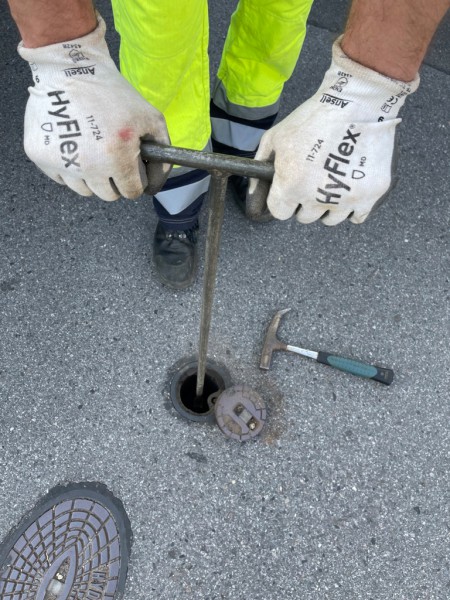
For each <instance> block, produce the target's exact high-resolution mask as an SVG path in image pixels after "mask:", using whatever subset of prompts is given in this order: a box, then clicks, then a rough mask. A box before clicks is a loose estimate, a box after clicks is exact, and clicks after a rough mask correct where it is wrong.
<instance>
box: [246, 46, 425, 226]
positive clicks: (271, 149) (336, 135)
mask: <svg viewBox="0 0 450 600" xmlns="http://www.w3.org/2000/svg"><path fill="white" fill-rule="evenodd" d="M339 42H340V39H339V40H337V41H336V42H335V43H334V45H333V59H332V62H331V66H330V68H329V70H328V71H327V73H326V74H325V77H324V80H323V82H322V85H321V86H320V88H319V90H318V91H317V92H316V94H314V96H313V97H312V98H310V99H309V100H307V101H306V102H305V103H304V104H302V105H301V106H300V107H299V108H297V109H296V110H295V111H293V112H292V113H291V114H290V115H289V116H288V117H286V118H285V119H284V120H283V121H281V122H280V123H279V124H278V125H276V126H275V127H273V128H272V129H270V130H269V131H267V132H266V133H265V134H264V136H263V137H262V140H261V144H260V147H259V150H258V152H257V154H256V158H257V159H259V160H274V162H275V177H274V180H273V183H272V185H271V187H270V191H269V195H268V197H267V206H268V208H269V210H270V212H271V213H272V214H273V216H274V217H276V218H277V219H288V218H289V217H291V216H292V215H293V214H294V213H295V214H296V218H297V220H298V221H299V222H301V223H311V222H312V221H315V220H317V219H319V218H322V221H323V223H325V224H326V225H336V224H338V223H340V222H342V221H344V220H345V219H347V218H349V219H350V221H352V222H353V223H362V222H363V221H364V220H365V219H366V218H367V216H368V215H369V213H370V211H371V210H372V209H373V208H374V207H375V205H377V204H378V203H380V202H381V200H382V199H383V198H384V196H385V195H386V194H387V193H388V191H389V189H390V188H391V185H392V180H393V162H394V159H393V157H394V146H395V132H396V127H397V125H398V124H399V123H400V122H401V119H399V118H398V117H397V115H398V113H399V110H400V108H401V107H402V106H403V104H404V102H405V99H406V97H407V96H408V95H409V94H411V93H412V92H414V91H415V90H416V89H417V87H418V85H419V76H417V77H416V78H415V80H414V81H412V82H410V83H404V82H401V81H396V80H393V79H390V78H389V77H385V76H384V75H381V74H380V73H377V72H375V71H373V70H371V69H368V68H366V67H364V66H362V65H360V64H359V63H356V62H354V61H353V60H351V59H350V58H349V57H348V56H346V55H345V54H344V52H343V51H342V49H341V46H340V43H339ZM264 194H267V184H264V182H257V181H256V180H252V181H251V182H250V187H249V196H248V203H250V204H252V203H253V204H256V205H261V202H262V198H261V196H262V195H264Z"/></svg>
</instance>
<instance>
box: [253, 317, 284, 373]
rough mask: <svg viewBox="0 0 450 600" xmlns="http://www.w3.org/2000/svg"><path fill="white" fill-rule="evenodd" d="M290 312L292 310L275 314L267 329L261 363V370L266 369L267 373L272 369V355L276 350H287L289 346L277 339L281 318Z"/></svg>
mask: <svg viewBox="0 0 450 600" xmlns="http://www.w3.org/2000/svg"><path fill="white" fill-rule="evenodd" d="M290 310H291V309H290V308H285V309H283V310H279V311H278V312H277V313H276V314H275V316H274V317H273V319H272V321H271V323H270V325H269V327H268V328H267V333H266V337H265V339H264V346H263V349H262V353H261V362H260V363H259V368H260V369H265V370H266V371H268V370H269V369H270V363H271V362H272V353H273V352H274V351H275V350H287V344H285V343H284V342H282V341H281V340H279V339H278V338H277V331H278V326H279V324H280V321H281V317H282V316H283V315H285V314H286V313H287V312H289V311H290Z"/></svg>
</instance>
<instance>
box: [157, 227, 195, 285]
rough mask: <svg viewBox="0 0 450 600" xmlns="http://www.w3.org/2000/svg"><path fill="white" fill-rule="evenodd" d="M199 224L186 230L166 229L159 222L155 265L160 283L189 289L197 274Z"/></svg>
mask: <svg viewBox="0 0 450 600" xmlns="http://www.w3.org/2000/svg"><path fill="white" fill-rule="evenodd" d="M197 232H198V222H197V223H196V224H195V225H194V226H193V227H191V228H190V229H186V230H180V231H177V230H170V229H164V227H163V226H162V225H161V223H160V222H159V221H158V225H157V227H156V231H155V236H154V238H153V263H154V265H155V268H156V274H157V276H158V278H159V279H160V281H161V282H162V283H163V284H164V285H167V286H168V287H170V288H173V289H175V290H182V289H184V288H187V287H189V286H190V285H191V284H192V283H193V281H194V279H195V275H196V272H197V263H198V252H197Z"/></svg>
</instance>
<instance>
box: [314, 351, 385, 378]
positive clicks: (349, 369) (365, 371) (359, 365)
mask: <svg viewBox="0 0 450 600" xmlns="http://www.w3.org/2000/svg"><path fill="white" fill-rule="evenodd" d="M316 360H317V362H320V363H323V364H324V365H329V366H330V367H334V368H335V369H339V370H341V371H345V372H346V373H351V374H352V375H357V376H358V377H365V378H366V379H374V380H375V381H379V382H380V383H384V384H385V385H390V384H391V383H392V381H393V379H394V371H393V370H392V369H386V368H384V367H376V366H374V365H368V364H366V363H363V362H360V361H359V360H353V359H352V358H344V357H343V356H336V355H335V354H329V353H328V352H318V353H317V359H316Z"/></svg>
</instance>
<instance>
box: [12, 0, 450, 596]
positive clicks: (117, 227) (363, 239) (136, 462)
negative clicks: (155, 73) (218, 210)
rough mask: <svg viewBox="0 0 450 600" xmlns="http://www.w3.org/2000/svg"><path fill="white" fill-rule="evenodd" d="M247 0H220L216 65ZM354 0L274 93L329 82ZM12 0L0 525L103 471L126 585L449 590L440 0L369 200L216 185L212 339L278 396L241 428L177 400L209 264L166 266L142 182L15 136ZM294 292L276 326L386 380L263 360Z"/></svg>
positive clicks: (447, 213) (301, 591)
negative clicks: (49, 166) (218, 231)
mask: <svg viewBox="0 0 450 600" xmlns="http://www.w3.org/2000/svg"><path fill="white" fill-rule="evenodd" d="M234 4H235V3H234V2H230V3H220V2H218V1H216V0H214V2H211V3H210V8H211V10H210V14H211V28H212V32H211V51H210V52H211V70H212V73H214V69H215V68H216V66H217V63H218V60H219V57H220V50H221V46H222V43H223V39H224V36H225V33H226V28H227V22H228V19H229V15H230V13H231V11H232V9H233V6H234ZM98 5H99V7H100V10H101V12H102V13H103V14H104V16H105V17H106V19H107V21H108V23H109V25H110V29H109V33H108V39H109V41H110V44H111V48H112V51H113V54H114V56H117V48H118V40H117V35H116V34H115V32H114V31H113V28H112V21H111V13H110V8H109V5H108V3H107V2H105V1H101V2H99V3H98ZM346 10H347V2H345V1H337V0H336V1H331V2H330V1H327V2H326V1H325V0H318V1H317V3H316V5H315V7H314V9H313V11H312V13H311V18H310V25H309V32H308V36H307V41H306V43H305V47H304V50H303V53H302V56H301V59H300V61H299V63H298V66H297V68H296V70H295V73H294V75H293V77H292V79H291V81H290V82H289V83H288V84H287V86H286V89H285V93H284V96H283V104H282V112H281V115H280V116H284V115H286V114H287V113H288V112H290V111H291V110H292V109H293V108H295V107H296V106H297V105H298V104H299V103H300V102H301V101H303V100H305V99H306V98H308V97H309V96H310V95H311V94H312V93H313V92H314V91H315V90H316V89H317V86H318V85H319V83H320V81H321V80H322V76H323V73H324V71H325V69H326V68H327V67H328V64H329V60H330V44H331V42H332V40H333V39H334V37H335V36H336V34H337V32H338V31H339V29H340V27H341V26H342V23H343V22H344V21H345V13H346ZM0 15H1V19H2V36H1V39H0V52H1V65H2V66H1V73H2V79H1V80H2V85H1V87H0V102H1V115H2V119H1V121H0V133H1V145H0V153H1V161H0V173H1V179H0V181H1V186H0V204H1V209H0V214H1V218H0V332H1V335H0V407H1V411H0V506H1V511H0V538H3V537H4V536H5V535H6V533H7V532H8V530H9V529H10V528H11V527H13V526H14V525H15V524H16V523H17V522H18V521H19V520H20V518H21V516H22V515H23V514H24V513H25V512H26V511H27V510H29V509H30V508H31V507H32V506H33V505H34V503H35V502H36V501H37V500H38V498H39V497H41V496H42V495H43V494H44V493H45V492H46V491H47V490H48V489H49V488H52V487H53V486H55V485H56V484H58V483H61V482H68V481H75V482H76V481H100V482H103V483H104V484H106V485H107V486H108V488H109V489H110V490H111V491H112V492H114V494H116V495H117V496H119V497H120V498H121V499H122V501H123V503H124V505H125V508H126V510H127V512H128V514H129V517H130V520H131V524H132V528H133V533H134V546H133V554H132V560H131V564H130V570H129V577H128V583H127V591H126V596H125V598H126V600H149V599H150V598H158V599H162V600H172V599H177V600H178V599H180V600H181V599H185V598H186V599H187V598H189V599H191V598H202V599H205V600H206V599H211V600H218V599H222V598H226V599H232V600H237V599H244V598H247V599H251V600H259V599H261V600H262V599H264V600H269V599H270V600H289V599H298V598H302V600H319V599H320V600H322V599H333V600H334V599H336V600H348V599H353V598H355V599H365V600H369V599H373V600H400V599H402V600H403V599H404V600H438V599H439V600H441V599H442V600H444V599H446V598H448V597H449V595H450V573H449V554H448V547H449V535H450V533H449V532H450V512H449V511H450V509H449V500H450V498H449V490H450V477H449V473H450V460H449V458H450V443H449V442H450V439H449V438H450V435H449V431H450V428H449V422H450V408H449V407H450V403H449V384H450V374H449V373H450V370H449V368H448V366H449V359H450V353H449V349H448V337H449V331H450V312H449V306H450V283H449V274H450V253H449V222H450V218H449V217H450V205H449V174H450V168H449V166H450V160H449V131H450V122H449V119H450V115H449V100H448V99H449V97H450V74H449V69H450V60H449V37H448V31H449V26H448V20H447V21H446V23H444V24H443V25H442V27H441V29H440V31H439V32H438V35H437V37H436V40H435V41H434V43H433V46H432V49H431V50H430V53H429V55H428V57H427V60H426V64H425V65H424V66H423V68H422V71H421V77H422V83H421V86H420V88H419V90H418V91H417V93H416V94H414V95H413V96H412V97H411V98H410V99H409V100H408V102H407V104H406V107H405V110H404V112H403V118H404V123H403V125H402V127H401V134H400V160H399V175H400V179H399V183H398V186H397V188H396V190H395V192H394V193H393V194H392V196H391V197H390V199H389V201H388V202H387V203H386V204H385V205H384V206H383V207H382V208H381V209H380V210H379V211H378V212H377V213H376V214H375V215H374V216H373V217H372V218H371V219H370V220H369V221H368V222H367V223H365V224H363V225H361V226H355V225H352V224H351V223H344V224H342V225H340V226H337V227H333V228H327V227H325V226H323V225H321V224H320V223H316V224H313V225H309V226H300V225H299V224H297V223H296V222H295V221H289V222H273V223H270V224H267V225H259V224H255V223H251V222H248V221H247V220H246V219H245V218H244V217H243V216H242V215H241V214H240V213H239V211H238V209H237V208H236V207H235V206H234V205H233V203H232V202H231V200H230V202H228V203H227V206H226V211H225V222H224V227H223V235H222V245H221V254H220V261H219V273H218V280H217V289H216V298H215V303H214V312H213V321H212V330H211V339H210V352H209V355H210V357H211V358H214V359H215V360H216V361H219V362H220V363H222V364H223V365H225V366H226V368H227V369H228V370H229V372H230V374H231V376H232V380H233V382H234V383H246V384H248V385H251V386H252V387H253V388H254V389H255V390H257V391H258V392H259V393H260V394H261V396H262V397H263V398H264V399H265V401H266V402H267V406H268V413H269V414H268V422H267V426H266V428H265V430H264V431H263V434H262V435H261V437H260V438H259V439H257V440H255V441H253V442H249V443H246V444H239V443H236V442H233V441H231V440H228V439H227V438H225V437H224V436H223V435H222V433H221V432H220V431H219V429H218V428H217V427H214V426H212V425H205V424H194V423H190V422H188V421H186V420H183V419H182V418H179V417H177V416H176V414H175V412H174V410H173V408H172V407H171V406H170V402H168V400H167V394H166V384H167V377H168V375H167V374H168V370H169V369H170V367H171V366H172V365H173V364H174V363H176V362H177V361H178V360H180V359H181V358H183V357H185V356H190V355H193V354H195V352H196V349H197V347H198V346H197V344H198V330H199V315H200V302H201V289H202V288H201V283H202V278H201V272H202V271H201V272H200V275H199V278H198V280H197V281H196V283H195V285H194V286H193V287H192V289H190V290H188V291H185V292H179V293H173V292H172V291H170V290H167V289H165V288H164V287H162V286H161V285H160V284H159V283H158V282H157V281H156V279H155V278H154V276H153V272H152V266H151V262H150V261H151V240H152V235H153V230H154V227H155V224H156V218H155V214H154V212H153V210H152V206H151V201H150V199H148V198H147V199H145V198H142V199H139V200H138V201H136V202H131V201H125V200H122V201H119V202H116V203H112V204H108V203H104V202H102V201H100V200H98V199H95V198H90V199H83V198H79V197H77V196H76V195H74V194H73V193H72V192H70V191H69V190H67V189H64V188H62V187H60V186H58V185H57V184H55V183H53V182H52V181H50V180H48V179H47V178H46V177H45V176H44V175H42V174H41V173H39V172H38V171H37V169H35V168H34V166H33V165H32V164H31V163H30V161H29V160H28V159H27V158H26V157H25V155H24V153H23V150H22V123H23V112H24V107H25V104H26V99H27V85H29V82H30V75H29V71H28V66H27V65H26V64H24V63H23V62H22V61H21V60H20V59H19V57H18V56H17V54H16V52H15V46H16V43H17V41H18V34H17V31H16V29H15V27H14V25H13V23H12V22H11V21H10V20H9V17H8V14H7V9H6V7H5V3H2V4H1V6H0ZM112 100H113V99H112ZM202 224H203V231H204V228H205V224H206V218H205V215H203V218H202ZM203 244H204V236H202V240H201V247H202V248H203ZM202 264H203V263H202ZM287 307H290V308H291V309H292V310H291V312H290V313H289V314H288V315H286V316H285V317H284V320H283V321H282V324H281V327H280V336H281V337H282V338H283V339H284V340H285V341H287V342H289V343H291V344H294V345H303V346H304V347H306V348H312V349H322V350H330V351H334V352H337V353H340V354H342V355H347V356H351V357H354V358H359V359H361V360H365V361H368V362H373V363H377V364H381V365H384V366H389V367H392V368H393V369H394V370H395V373H396V378H395V381H394V383H393V384H392V385H391V386H390V387H386V386H382V385H380V384H377V383H374V382H372V381H366V380H363V379H360V378H356V377H353V376H351V375H347V374H345V373H341V372H338V371H335V370H333V369H331V368H329V367H326V366H323V365H319V364H317V363H315V362H313V361H309V360H308V359H303V358H300V357H298V356H295V355H287V354H285V353H279V354H278V355H276V356H275V357H274V360H273V364H272V368H271V370H270V371H269V372H261V371H260V370H259V369H258V364H259V354H260V352H261V344H262V341H263V337H264V332H265V329H266V327H267V324H268V322H269V321H270V319H271V317H272V315H273V314H274V312H275V311H276V310H278V309H281V308H287Z"/></svg>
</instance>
